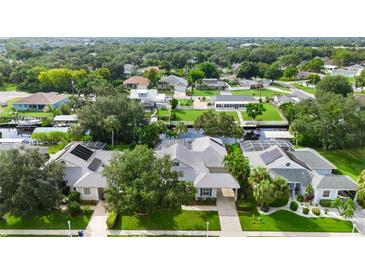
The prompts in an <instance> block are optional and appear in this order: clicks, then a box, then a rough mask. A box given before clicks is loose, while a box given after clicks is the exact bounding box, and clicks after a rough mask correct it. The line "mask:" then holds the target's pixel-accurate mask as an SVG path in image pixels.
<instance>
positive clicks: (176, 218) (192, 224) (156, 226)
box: [115, 210, 220, 230]
mask: <svg viewBox="0 0 365 274" xmlns="http://www.w3.org/2000/svg"><path fill="white" fill-rule="evenodd" d="M206 222H209V230H220V224H219V218H218V213H217V212H216V211H188V210H183V211H181V212H171V211H167V210H164V211H160V212H158V213H155V214H153V215H149V216H123V217H122V218H120V220H119V222H118V223H117V224H116V226H115V229H123V230H139V229H150V230H206V229H207V225H206Z"/></svg>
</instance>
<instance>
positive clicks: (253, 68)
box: [237, 61, 260, 79]
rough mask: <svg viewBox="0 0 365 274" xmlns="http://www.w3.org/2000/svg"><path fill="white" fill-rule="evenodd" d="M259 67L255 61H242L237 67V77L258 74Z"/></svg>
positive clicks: (249, 76)
mask: <svg viewBox="0 0 365 274" xmlns="http://www.w3.org/2000/svg"><path fill="white" fill-rule="evenodd" d="M259 73H260V72H259V67H258V65H257V64H256V63H254V62H250V61H244V62H242V63H241V65H240V66H239V68H238V71H237V77H239V78H247V79H250V78H252V77H256V76H258V75H259Z"/></svg>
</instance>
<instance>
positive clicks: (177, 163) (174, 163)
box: [172, 161, 180, 166]
mask: <svg viewBox="0 0 365 274" xmlns="http://www.w3.org/2000/svg"><path fill="white" fill-rule="evenodd" d="M179 165H180V163H179V162H178V161H173V162H172V166H179Z"/></svg>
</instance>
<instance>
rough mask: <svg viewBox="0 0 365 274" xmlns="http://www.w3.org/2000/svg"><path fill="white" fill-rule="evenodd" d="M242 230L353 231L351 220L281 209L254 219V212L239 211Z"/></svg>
mask: <svg viewBox="0 0 365 274" xmlns="http://www.w3.org/2000/svg"><path fill="white" fill-rule="evenodd" d="M238 214H239V218H240V222H241V226H242V230H246V231H293V232H351V231H352V223H351V222H350V221H343V220H337V219H333V218H324V217H319V218H307V217H302V216H299V215H297V214H295V213H293V212H290V211H286V210H280V211H277V212H275V213H273V214H271V215H260V214H258V213H256V216H260V220H258V219H257V218H255V219H253V218H252V215H253V213H252V212H239V213H238Z"/></svg>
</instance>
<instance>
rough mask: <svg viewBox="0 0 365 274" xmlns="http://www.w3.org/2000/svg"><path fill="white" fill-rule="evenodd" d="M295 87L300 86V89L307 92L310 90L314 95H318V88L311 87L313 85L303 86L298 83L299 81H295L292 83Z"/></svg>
mask: <svg viewBox="0 0 365 274" xmlns="http://www.w3.org/2000/svg"><path fill="white" fill-rule="evenodd" d="M292 85H293V86H294V87H296V88H298V89H301V90H303V91H305V92H308V93H311V94H313V95H316V91H317V90H316V89H315V88H311V87H306V86H303V85H301V84H298V83H293V84H292Z"/></svg>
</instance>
